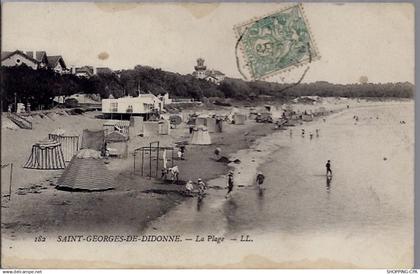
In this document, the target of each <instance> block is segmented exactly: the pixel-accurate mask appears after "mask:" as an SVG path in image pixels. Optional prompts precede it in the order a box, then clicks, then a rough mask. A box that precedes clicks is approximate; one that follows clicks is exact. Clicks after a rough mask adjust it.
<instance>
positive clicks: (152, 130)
mask: <svg viewBox="0 0 420 274" xmlns="http://www.w3.org/2000/svg"><path fill="white" fill-rule="evenodd" d="M157 135H159V122H157V121H146V122H143V136H157Z"/></svg>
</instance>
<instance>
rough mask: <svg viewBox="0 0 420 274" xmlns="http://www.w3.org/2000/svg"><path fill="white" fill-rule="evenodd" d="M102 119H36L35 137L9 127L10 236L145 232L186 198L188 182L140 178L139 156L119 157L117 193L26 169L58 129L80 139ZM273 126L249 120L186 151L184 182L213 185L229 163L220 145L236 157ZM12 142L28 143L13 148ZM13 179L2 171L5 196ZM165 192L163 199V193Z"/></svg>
mask: <svg viewBox="0 0 420 274" xmlns="http://www.w3.org/2000/svg"><path fill="white" fill-rule="evenodd" d="M96 115H98V113H86V114H85V115H75V116H63V117H62V116H60V117H56V119H55V120H52V119H50V118H47V117H44V118H39V117H36V118H34V119H33V120H34V129H33V130H31V131H30V134H22V133H25V130H22V129H19V130H9V129H4V130H3V131H4V134H3V139H2V147H3V148H4V149H2V159H3V161H4V162H6V163H8V162H13V163H15V164H14V172H13V185H12V197H11V200H10V201H9V200H8V197H2V200H3V206H2V213H3V214H2V215H3V219H2V227H3V232H4V234H3V235H4V237H10V238H12V239H14V238H16V237H18V238H22V237H23V238H26V237H29V238H31V237H33V235H34V234H36V233H39V232H43V233H47V234H48V233H56V232H57V231H61V232H64V231H67V232H77V231H80V232H84V231H86V230H89V231H93V230H95V231H96V232H98V233H99V232H106V231H109V230H112V231H114V232H118V231H121V232H125V233H129V232H136V233H138V232H141V231H142V230H143V229H144V228H145V227H146V224H147V223H148V222H150V221H151V220H153V219H155V218H157V217H158V216H161V215H163V214H165V213H166V212H167V211H168V210H169V209H171V208H172V207H173V206H174V205H176V204H179V203H180V202H181V201H183V200H184V199H185V196H184V195H182V193H181V192H182V191H183V190H184V186H183V185H179V184H168V183H163V182H162V181H160V180H157V179H155V178H151V179H150V178H148V177H141V176H140V175H139V174H133V160H132V154H130V156H129V157H128V158H127V159H114V160H111V162H110V163H109V164H108V169H110V170H111V171H112V172H113V173H114V175H115V178H114V180H115V181H116V182H117V184H116V187H115V189H114V190H112V191H105V192H66V191H60V190H57V189H56V188H55V183H56V181H57V180H58V178H59V177H60V176H61V174H62V172H63V171H62V170H56V171H42V170H41V171H40V170H30V169H24V168H23V167H22V166H23V164H24V163H25V161H26V160H27V158H28V157H29V153H30V148H31V145H32V144H33V143H34V142H36V141H38V140H42V139H44V138H46V137H47V136H48V133H50V132H51V131H53V130H54V129H56V128H62V129H64V130H71V131H73V132H77V133H79V134H80V133H81V132H82V130H83V129H84V128H89V129H100V128H101V127H102V122H103V121H101V120H100V119H95V118H94V117H95V116H96ZM272 127H273V125H272V124H256V123H255V122H251V121H247V122H246V124H245V125H227V126H225V130H224V132H223V133H220V134H218V133H215V134H212V142H213V144H212V145H209V146H187V152H186V159H185V160H182V161H176V165H178V166H179V169H180V171H181V174H180V179H181V180H184V181H185V180H189V179H191V180H194V181H196V180H197V178H199V177H201V178H202V179H203V180H205V181H208V180H210V179H213V178H216V177H218V176H220V175H221V174H224V173H226V172H227V171H228V169H229V166H228V165H227V164H226V163H223V162H217V161H215V158H214V150H215V148H216V147H219V148H221V149H222V154H223V155H229V154H231V153H233V152H235V151H237V150H240V149H244V148H247V147H249V146H250V144H252V143H253V142H254V141H255V140H256V139H257V138H260V137H261V136H265V135H267V134H268V133H271V132H272ZM189 137H190V136H189V134H188V128H187V127H186V126H183V127H180V128H177V129H173V130H172V133H171V136H156V137H144V138H138V139H137V140H132V141H131V142H130V144H129V151H131V152H132V151H133V150H134V148H136V147H140V146H142V145H147V144H148V143H149V142H151V141H155V140H159V141H160V142H161V145H165V144H166V145H170V144H173V143H174V142H176V141H182V140H188V139H189ZM12 140H14V143H21V144H22V146H18V147H12V146H7V144H8V143H11V141H12ZM203 167H205V168H203ZM8 176H9V174H8V172H7V171H5V172H3V173H2V192H3V195H4V194H5V193H7V192H8V189H9V188H8V183H9V180H8V179H9V177H8ZM3 177H4V179H3ZM31 187H32V189H34V188H35V189H36V191H35V193H33V192H32V191H31ZM22 189H23V190H22ZM25 190H27V192H25ZM159 190H160V193H163V194H157V193H156V192H157V191H159ZM18 193H20V194H18ZM22 193H23V194H24V195H22ZM116 204H117V205H118V206H115V205H116ZM35 209H36V210H35Z"/></svg>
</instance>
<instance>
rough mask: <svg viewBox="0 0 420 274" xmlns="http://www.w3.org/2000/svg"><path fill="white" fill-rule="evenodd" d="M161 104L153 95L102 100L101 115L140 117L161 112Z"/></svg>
mask: <svg viewBox="0 0 420 274" xmlns="http://www.w3.org/2000/svg"><path fill="white" fill-rule="evenodd" d="M162 109H163V102H162V101H161V100H160V99H159V98H158V97H156V96H155V95H153V94H151V93H149V94H140V95H139V96H138V97H131V96H127V97H122V98H118V99H102V113H103V114H105V115H106V116H109V115H112V114H117V115H142V116H148V115H149V114H152V113H156V112H159V113H160V112H161V111H162Z"/></svg>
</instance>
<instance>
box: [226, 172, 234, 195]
mask: <svg viewBox="0 0 420 274" xmlns="http://www.w3.org/2000/svg"><path fill="white" fill-rule="evenodd" d="M227 189H228V192H227V193H226V195H225V198H226V199H227V198H228V197H229V196H230V195H231V194H230V193H231V192H232V190H233V171H229V174H228V182H227Z"/></svg>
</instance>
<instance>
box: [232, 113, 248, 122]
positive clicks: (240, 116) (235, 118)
mask: <svg viewBox="0 0 420 274" xmlns="http://www.w3.org/2000/svg"><path fill="white" fill-rule="evenodd" d="M245 120H246V115H244V114H241V113H235V114H234V115H233V123H234V124H235V125H243V124H245Z"/></svg>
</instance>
